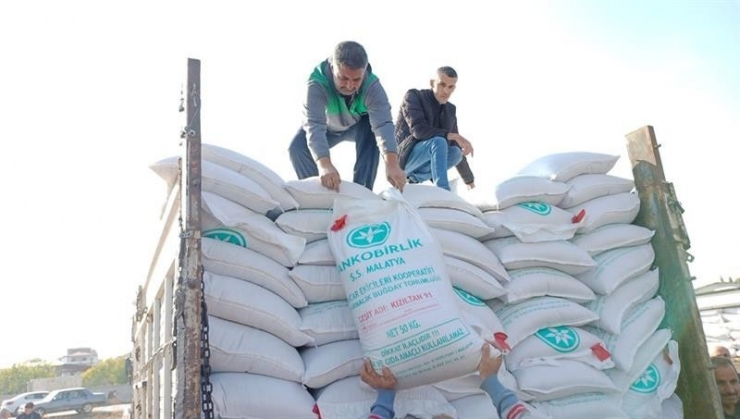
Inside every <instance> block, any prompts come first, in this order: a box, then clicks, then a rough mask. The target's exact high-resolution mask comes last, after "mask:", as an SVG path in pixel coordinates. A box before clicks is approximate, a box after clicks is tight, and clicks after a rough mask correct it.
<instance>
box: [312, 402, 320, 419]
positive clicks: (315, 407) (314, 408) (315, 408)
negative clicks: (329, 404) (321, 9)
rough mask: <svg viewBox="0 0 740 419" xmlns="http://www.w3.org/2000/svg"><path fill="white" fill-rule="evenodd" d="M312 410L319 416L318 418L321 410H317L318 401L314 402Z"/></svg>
mask: <svg viewBox="0 0 740 419" xmlns="http://www.w3.org/2000/svg"><path fill="white" fill-rule="evenodd" d="M312 412H313V413H316V416H318V417H319V419H321V412H320V411H319V405H318V403H315V404H314V405H313V410H312Z"/></svg>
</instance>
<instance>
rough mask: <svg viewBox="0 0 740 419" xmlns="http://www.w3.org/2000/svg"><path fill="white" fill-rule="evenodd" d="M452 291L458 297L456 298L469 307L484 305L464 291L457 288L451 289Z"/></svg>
mask: <svg viewBox="0 0 740 419" xmlns="http://www.w3.org/2000/svg"><path fill="white" fill-rule="evenodd" d="M452 289H453V290H455V293H456V294H457V295H458V297H460V298H462V300H463V301H465V302H466V303H468V304H470V305H471V306H478V307H481V306H484V305H486V303H484V302H483V301H482V300H481V299H480V298H478V297H476V296H475V295H473V294H469V293H468V292H467V291H464V290H462V289H460V288H458V287H452Z"/></svg>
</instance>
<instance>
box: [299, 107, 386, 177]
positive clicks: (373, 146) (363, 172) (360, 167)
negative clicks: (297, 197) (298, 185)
mask: <svg viewBox="0 0 740 419" xmlns="http://www.w3.org/2000/svg"><path fill="white" fill-rule="evenodd" d="M326 139H327V141H328V142H329V148H330V149H331V148H332V147H334V146H335V145H337V144H339V143H341V142H342V141H354V143H355V151H356V159H355V166H354V177H353V178H352V181H353V182H354V183H357V184H359V185H362V186H364V187H366V188H368V189H370V190H373V185H374V184H375V175H376V174H377V173H378V163H379V162H380V151H379V150H378V146H377V143H376V142H375V133H373V130H372V128H371V127H370V118H369V117H368V116H367V115H364V116H363V117H362V118H361V119H360V122H358V123H357V124H355V125H354V126H353V127H352V128H350V129H348V130H347V131H344V132H340V133H334V132H328V131H327V133H326ZM288 153H289V154H290V162H291V163H293V169H294V170H295V173H296V175H297V176H298V179H305V178H308V177H312V176H318V175H319V168H318V166H316V161H314V159H313V156H312V155H311V151H309V149H308V142H307V140H306V131H304V130H303V128H300V129H299V130H298V132H297V133H296V135H295V137H293V141H291V142H290V147H289V148H288Z"/></svg>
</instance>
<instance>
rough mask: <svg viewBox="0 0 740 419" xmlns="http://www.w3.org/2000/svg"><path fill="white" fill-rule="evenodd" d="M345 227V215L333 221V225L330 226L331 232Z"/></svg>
mask: <svg viewBox="0 0 740 419" xmlns="http://www.w3.org/2000/svg"><path fill="white" fill-rule="evenodd" d="M345 225H347V214H344V215H343V216H341V217H339V218H337V219H336V220H334V224H332V225H331V231H339V230H341V229H343V228H344V226H345Z"/></svg>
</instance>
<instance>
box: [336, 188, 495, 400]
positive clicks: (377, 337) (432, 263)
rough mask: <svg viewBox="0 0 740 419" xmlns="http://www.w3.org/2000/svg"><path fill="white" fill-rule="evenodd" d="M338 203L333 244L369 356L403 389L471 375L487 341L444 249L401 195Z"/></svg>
mask: <svg viewBox="0 0 740 419" xmlns="http://www.w3.org/2000/svg"><path fill="white" fill-rule="evenodd" d="M384 195H385V198H386V199H385V200H377V201H376V200H347V199H337V200H336V201H335V202H334V209H333V210H334V218H333V219H334V222H333V225H332V226H331V227H330V228H329V231H328V239H329V244H330V246H331V250H332V253H333V254H334V258H335V260H336V261H337V268H338V269H339V271H340V276H341V280H342V284H343V286H344V289H345V292H346V294H347V301H348V303H349V306H350V309H351V310H352V315H353V318H354V321H355V324H356V325H357V329H358V331H359V336H360V341H361V343H362V349H363V354H364V356H365V357H367V358H369V359H370V360H371V362H372V364H373V367H374V368H375V369H376V370H378V371H379V370H380V369H381V367H383V366H387V367H389V368H390V369H391V371H392V372H393V374H394V375H395V376H396V378H397V380H398V385H397V388H398V389H404V388H412V387H417V386H421V385H424V384H431V383H435V382H439V381H443V380H447V379H451V378H455V377H460V376H463V375H466V374H470V373H472V372H473V371H475V370H476V368H477V365H478V362H479V361H480V354H481V352H480V348H481V347H482V345H483V340H482V339H481V338H480V336H478V335H477V334H476V333H475V331H474V330H473V329H472V328H471V327H470V326H469V325H468V324H467V323H466V322H465V321H464V320H463V317H462V315H461V313H460V311H459V308H458V305H457V301H456V300H457V297H456V296H455V294H454V291H453V289H452V286H451V285H450V281H449V278H448V276H447V272H446V270H445V269H446V268H445V259H444V257H443V255H442V250H441V249H440V246H439V244H438V243H437V241H436V240H435V238H434V236H433V235H432V234H431V233H430V231H429V229H428V227H427V226H426V225H425V224H424V222H423V221H422V219H421V217H420V216H419V214H418V213H417V212H416V211H415V210H414V208H413V207H412V206H411V205H410V204H409V203H408V202H406V200H405V199H404V198H403V196H401V194H400V193H398V192H397V191H395V190H390V191H387V192H385V193H384Z"/></svg>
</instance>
